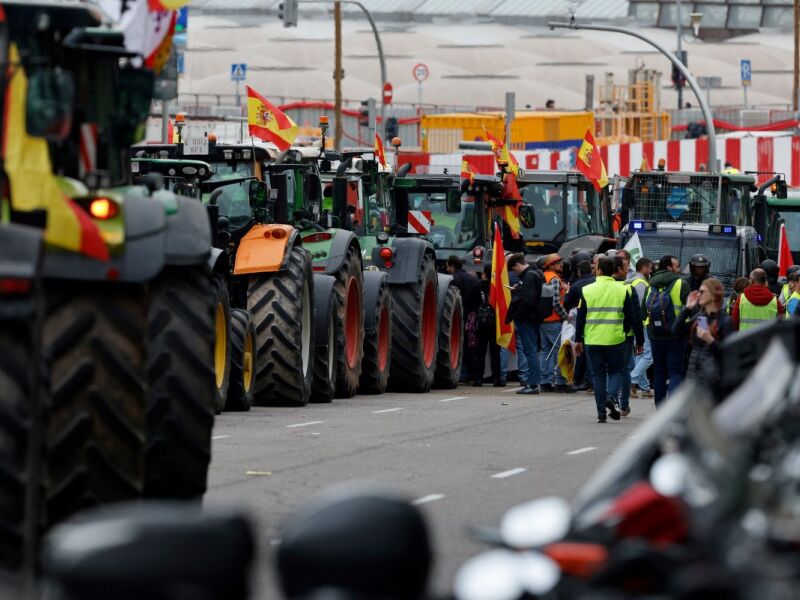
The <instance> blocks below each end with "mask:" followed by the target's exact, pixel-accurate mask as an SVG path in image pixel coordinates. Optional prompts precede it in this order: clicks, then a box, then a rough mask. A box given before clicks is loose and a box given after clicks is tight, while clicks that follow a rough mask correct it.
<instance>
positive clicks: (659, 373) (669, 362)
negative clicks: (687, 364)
mask: <svg viewBox="0 0 800 600" xmlns="http://www.w3.org/2000/svg"><path fill="white" fill-rule="evenodd" d="M650 347H651V348H652V349H653V387H654V388H655V389H654V392H655V402H656V406H658V405H659V404H661V403H662V402H663V401H664V400H665V399H666V398H667V393H672V392H674V391H675V388H677V387H678V386H679V385H680V384H681V381H683V363H684V361H685V359H686V340H683V339H680V340H650ZM667 379H669V389H667Z"/></svg>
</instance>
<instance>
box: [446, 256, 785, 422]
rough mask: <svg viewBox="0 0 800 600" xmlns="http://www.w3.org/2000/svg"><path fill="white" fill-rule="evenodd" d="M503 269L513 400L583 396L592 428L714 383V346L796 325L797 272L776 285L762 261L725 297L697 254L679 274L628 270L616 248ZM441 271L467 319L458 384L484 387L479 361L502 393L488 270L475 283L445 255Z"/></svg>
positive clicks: (666, 261) (677, 267) (501, 357)
mask: <svg viewBox="0 0 800 600" xmlns="http://www.w3.org/2000/svg"><path fill="white" fill-rule="evenodd" d="M506 261H507V265H508V271H509V282H510V286H509V287H510V288H511V297H512V300H511V304H510V306H509V310H508V316H507V321H508V322H513V323H514V327H515V332H516V341H515V343H516V348H515V354H516V359H517V376H518V380H519V383H520V385H521V388H520V389H519V390H518V391H517V394H521V395H535V394H539V393H545V392H550V393H554V392H555V393H567V394H574V393H576V392H581V391H585V392H587V393H589V394H593V395H594V399H595V405H596V408H597V422H598V423H606V422H607V419H608V418H609V417H610V418H611V419H613V420H619V419H620V418H621V417H625V416H627V415H629V414H630V412H631V403H630V399H631V397H632V396H633V397H639V396H641V397H642V398H652V399H653V401H654V402H655V404H656V406H658V405H660V404H661V403H662V402H664V400H666V399H667V397H668V396H669V395H670V394H671V393H673V392H674V391H675V389H676V388H677V387H678V386H679V385H680V384H681V382H682V381H683V380H684V379H685V378H694V379H699V380H701V381H703V382H705V383H707V384H709V385H713V384H714V383H715V381H716V378H717V376H718V375H717V373H716V368H715V365H716V361H715V360H714V354H715V352H716V351H717V349H718V347H719V345H720V343H721V342H722V341H723V340H724V339H725V338H727V337H728V336H730V335H733V334H734V333H735V332H736V331H745V330H747V329H750V328H752V327H756V326H758V325H760V324H763V323H765V322H767V321H771V320H775V319H779V318H782V317H784V316H800V266H793V267H789V270H788V274H787V277H786V281H785V282H783V283H781V282H779V277H778V265H777V264H776V263H775V261H772V260H765V261H764V262H763V263H761V266H760V268H757V269H755V270H753V271H752V273H750V276H749V277H747V278H746V277H740V278H738V279H736V280H735V281H734V282H733V286H732V287H733V289H732V291H731V293H730V294H729V295H728V296H727V298H726V290H725V286H724V285H723V283H722V282H721V281H720V280H718V279H716V278H713V277H711V276H710V270H711V262H710V261H709V259H708V258H707V257H705V256H703V255H702V254H698V255H695V256H693V257H692V258H691V259H690V261H689V263H688V264H687V265H686V268H685V271H684V269H682V266H681V264H680V261H679V260H678V258H677V257H675V256H671V255H666V256H663V257H661V258H660V259H659V260H658V261H656V262H653V261H652V260H651V259H649V258H640V259H639V260H637V261H636V264H635V265H632V264H631V255H630V253H629V252H628V251H627V250H624V249H621V250H609V251H608V252H607V253H606V254H596V255H592V254H591V253H588V252H578V253H577V254H576V255H575V256H573V257H572V258H571V259H569V260H565V259H563V258H562V257H560V256H559V255H558V254H550V255H546V256H542V257H540V258H539V259H538V260H537V261H536V262H534V263H528V261H527V260H526V257H525V256H524V255H523V254H519V253H518V254H511V255H508V256H507V258H506ZM448 271H449V272H450V273H452V274H453V276H454V281H455V285H456V286H457V287H458V289H459V290H460V292H461V294H462V300H463V305H464V314H465V315H466V318H465V333H466V335H465V336H464V340H465V342H464V360H463V367H462V373H461V381H462V383H470V384H472V385H474V386H481V385H483V384H484V381H485V379H486V378H485V377H484V373H485V371H486V357H487V355H488V356H489V360H490V365H491V366H490V369H491V381H492V383H493V385H494V386H497V387H503V386H505V385H506V381H507V378H508V375H509V374H508V351H507V350H506V349H505V348H502V347H500V346H498V344H497V341H496V335H495V331H496V321H495V313H494V309H493V308H492V307H491V306H490V304H489V292H490V280H491V266H490V265H487V266H486V267H485V269H484V271H483V272H482V273H481V276H480V279H478V278H477V277H476V276H475V275H474V274H473V273H471V272H468V271H466V270H464V268H463V263H462V261H461V260H460V259H459V258H458V257H456V256H451V257H450V258H449V259H448ZM684 272H685V274H684ZM565 343H568V344H570V345H571V347H572V349H573V352H574V356H575V357H576V358H575V362H574V371H571V372H569V373H568V375H572V377H570V380H568V379H567V377H565V374H564V370H563V369H562V368H561V367H560V366H559V364H558V357H559V353H560V351H561V349H562V346H563V345H564V344H565Z"/></svg>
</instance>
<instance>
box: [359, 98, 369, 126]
mask: <svg viewBox="0 0 800 600" xmlns="http://www.w3.org/2000/svg"><path fill="white" fill-rule="evenodd" d="M358 126H359V127H369V100H362V101H361V107H360V108H359V109H358Z"/></svg>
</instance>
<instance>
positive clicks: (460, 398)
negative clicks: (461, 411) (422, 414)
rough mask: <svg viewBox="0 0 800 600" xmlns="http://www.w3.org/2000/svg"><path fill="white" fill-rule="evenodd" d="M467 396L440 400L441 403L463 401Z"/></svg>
mask: <svg viewBox="0 0 800 600" xmlns="http://www.w3.org/2000/svg"><path fill="white" fill-rule="evenodd" d="M464 398H466V396H456V397H455V398H444V399H443V400H439V402H453V401H454V400H463V399H464Z"/></svg>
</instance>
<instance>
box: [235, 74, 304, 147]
mask: <svg viewBox="0 0 800 600" xmlns="http://www.w3.org/2000/svg"><path fill="white" fill-rule="evenodd" d="M247 124H248V126H249V129H250V135H252V136H255V137H257V138H258V139H260V140H264V141H265V142H272V143H273V144H275V145H276V146H277V147H278V149H279V150H280V151H281V152H283V151H285V150H288V149H289V148H290V147H291V146H292V143H294V140H295V138H296V137H297V123H295V122H294V121H292V120H291V119H290V118H289V116H288V115H286V114H285V113H283V112H282V111H281V110H280V109H279V108H277V107H276V106H275V105H273V104H272V103H271V102H270V101H269V100H267V99H266V98H264V96H262V95H260V94H259V93H258V92H256V91H255V90H254V89H253V88H251V87H250V86H249V85H248V86H247Z"/></svg>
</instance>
